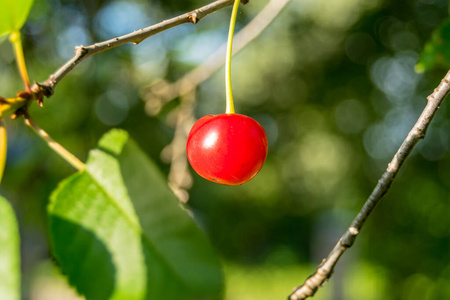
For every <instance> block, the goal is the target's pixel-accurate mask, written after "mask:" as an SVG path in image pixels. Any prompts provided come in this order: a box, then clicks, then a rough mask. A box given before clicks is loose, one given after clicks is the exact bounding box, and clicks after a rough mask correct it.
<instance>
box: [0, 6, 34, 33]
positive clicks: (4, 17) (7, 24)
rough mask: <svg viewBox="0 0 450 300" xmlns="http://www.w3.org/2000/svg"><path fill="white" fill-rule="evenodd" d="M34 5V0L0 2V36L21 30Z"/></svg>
mask: <svg viewBox="0 0 450 300" xmlns="http://www.w3.org/2000/svg"><path fill="white" fill-rule="evenodd" d="M32 5H33V0H0V36H3V35H5V34H10V33H12V32H13V31H17V30H20V28H22V26H23V24H24V23H25V21H26V20H27V17H28V14H29V13H30V9H31V6H32Z"/></svg>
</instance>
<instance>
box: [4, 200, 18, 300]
mask: <svg viewBox="0 0 450 300" xmlns="http://www.w3.org/2000/svg"><path fill="white" fill-rule="evenodd" d="M0 299H2V300H19V299H20V249H19V230H18V228H17V221H16V217H15V214H14V211H13V209H12V208H11V205H10V204H9V203H8V201H7V200H6V199H5V198H3V197H1V196H0Z"/></svg>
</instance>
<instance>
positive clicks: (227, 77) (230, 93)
mask: <svg viewBox="0 0 450 300" xmlns="http://www.w3.org/2000/svg"><path fill="white" fill-rule="evenodd" d="M239 1H240V0H235V1H234V5H233V12H232V13H231V20H230V31H229V32H228V44H227V56H226V63H225V92H226V101H227V108H226V113H227V114H234V101H233V91H232V88H231V52H232V48H233V35H234V27H235V25H236V16H237V12H238V7H239Z"/></svg>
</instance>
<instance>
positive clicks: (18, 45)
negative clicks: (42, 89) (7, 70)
mask: <svg viewBox="0 0 450 300" xmlns="http://www.w3.org/2000/svg"><path fill="white" fill-rule="evenodd" d="M9 41H10V42H11V43H12V44H13V47H14V54H15V56H16V62H17V67H18V68H19V72H20V76H21V77H22V80H23V83H24V85H25V90H26V91H31V89H30V79H29V78H28V72H27V67H26V65H25V57H24V55H23V48H22V41H21V40H20V32H19V31H14V32H13V33H11V35H10V36H9Z"/></svg>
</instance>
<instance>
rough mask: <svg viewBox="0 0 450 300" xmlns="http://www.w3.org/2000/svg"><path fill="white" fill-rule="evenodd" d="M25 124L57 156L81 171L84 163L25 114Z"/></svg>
mask: <svg viewBox="0 0 450 300" xmlns="http://www.w3.org/2000/svg"><path fill="white" fill-rule="evenodd" d="M24 117H25V124H27V125H28V126H30V127H31V129H33V130H34V132H36V134H37V135H38V136H39V137H41V138H42V139H43V140H44V141H45V142H46V143H47V145H48V146H49V147H50V148H52V150H53V151H55V152H56V154H58V155H59V156H61V157H62V158H63V159H64V160H65V161H66V162H68V163H69V164H70V165H71V166H72V167H74V168H75V169H77V170H78V171H82V170H84V169H85V167H86V166H85V165H84V164H83V163H82V162H81V161H80V160H79V159H78V158H77V157H76V156H75V155H73V154H72V153H70V152H69V151H67V149H66V148H64V147H63V146H61V145H60V144H58V143H57V142H55V141H54V140H53V139H52V138H51V137H50V136H49V135H48V134H47V132H45V131H44V130H43V129H41V128H40V127H39V126H38V125H37V124H36V123H35V122H34V120H33V119H32V118H31V117H30V116H29V115H28V114H26V115H25V116H24Z"/></svg>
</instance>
